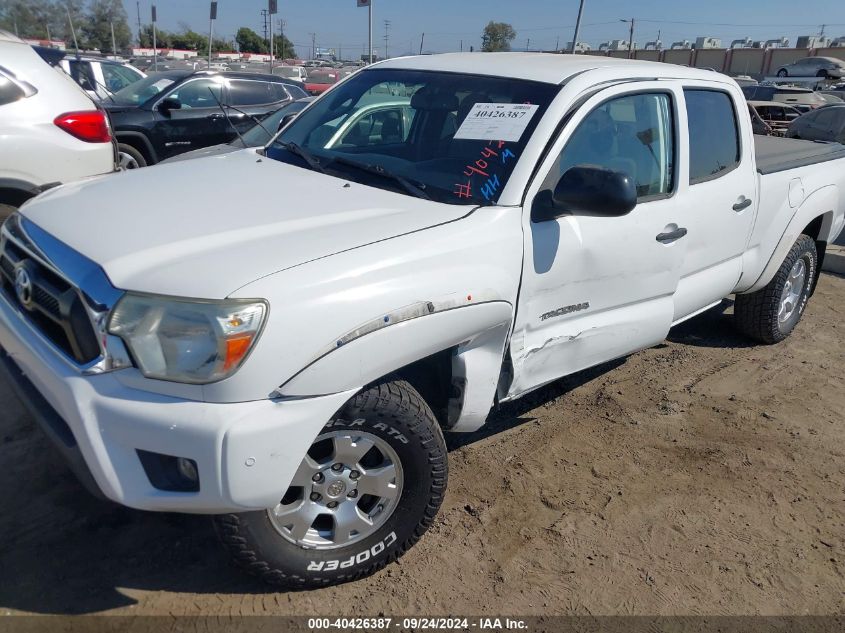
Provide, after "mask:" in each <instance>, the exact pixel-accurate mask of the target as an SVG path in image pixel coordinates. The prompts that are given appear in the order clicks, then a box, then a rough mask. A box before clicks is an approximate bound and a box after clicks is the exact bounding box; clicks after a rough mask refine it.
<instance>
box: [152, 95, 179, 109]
mask: <svg viewBox="0 0 845 633" xmlns="http://www.w3.org/2000/svg"><path fill="white" fill-rule="evenodd" d="M158 108H159V110H165V111H166V110H180V109H181V108H182V102H181V101H179V99H177V98H176V97H167V98H166V99H162V101H161V103H160V104H159V106H158Z"/></svg>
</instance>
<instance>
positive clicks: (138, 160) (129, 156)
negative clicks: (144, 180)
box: [117, 143, 147, 169]
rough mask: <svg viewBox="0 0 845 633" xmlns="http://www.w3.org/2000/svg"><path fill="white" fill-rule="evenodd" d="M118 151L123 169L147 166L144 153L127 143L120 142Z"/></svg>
mask: <svg viewBox="0 0 845 633" xmlns="http://www.w3.org/2000/svg"><path fill="white" fill-rule="evenodd" d="M117 152H118V157H119V163H120V167H121V169H139V168H141V167H146V166H147V161H146V159H145V158H144V155H143V154H142V153H141V152H139V151H138V150H137V149H135V148H134V147H132V146H131V145H127V144H126V143H118V145H117Z"/></svg>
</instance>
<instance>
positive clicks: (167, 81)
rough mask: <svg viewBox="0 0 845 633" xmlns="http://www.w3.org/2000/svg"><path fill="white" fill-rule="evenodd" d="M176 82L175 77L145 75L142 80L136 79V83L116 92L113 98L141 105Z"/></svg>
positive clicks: (124, 102) (121, 101) (119, 101)
mask: <svg viewBox="0 0 845 633" xmlns="http://www.w3.org/2000/svg"><path fill="white" fill-rule="evenodd" d="M174 82H175V79H171V78H169V77H158V76H156V75H152V76H150V77H145V78H144V79H141V80H140V81H136V82H135V83H134V84H131V85H129V86H126V88H124V89H123V90H118V91H117V92H115V93H114V95H113V96H112V100H113V101H114V103H118V104H120V105H139V104H141V103H144V102H145V101H147V100H149V99H152V98H153V97H154V96H156V95H157V94H158V93H160V92H161V91H162V90H164V89H165V88H167V87H168V86H170V85H172V84H173V83H174Z"/></svg>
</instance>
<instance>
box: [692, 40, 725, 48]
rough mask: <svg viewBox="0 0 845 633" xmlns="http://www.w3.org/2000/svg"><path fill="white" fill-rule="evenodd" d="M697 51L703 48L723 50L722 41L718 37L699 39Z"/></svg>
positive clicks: (696, 44) (696, 46)
mask: <svg viewBox="0 0 845 633" xmlns="http://www.w3.org/2000/svg"><path fill="white" fill-rule="evenodd" d="M695 48H696V50H700V49H702V48H722V40H720V39H719V38H718V37H698V38H696V40H695Z"/></svg>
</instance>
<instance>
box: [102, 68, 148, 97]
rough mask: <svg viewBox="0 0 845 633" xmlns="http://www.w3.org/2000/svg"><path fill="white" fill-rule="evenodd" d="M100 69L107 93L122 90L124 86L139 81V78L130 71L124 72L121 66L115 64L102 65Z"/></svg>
mask: <svg viewBox="0 0 845 633" xmlns="http://www.w3.org/2000/svg"><path fill="white" fill-rule="evenodd" d="M102 68H103V79H104V80H105V82H106V88H108V89H109V92H117V91H118V90H123V89H124V88H126V86H129V85H131V84H133V83H135V82H136V81H138V80H139V79H141V77H139V76H138V75H136V74H134V73H133V72H132V71H131V70H126V69H125V68H123V67H122V66H117V65H115V64H103V66H102Z"/></svg>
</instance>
